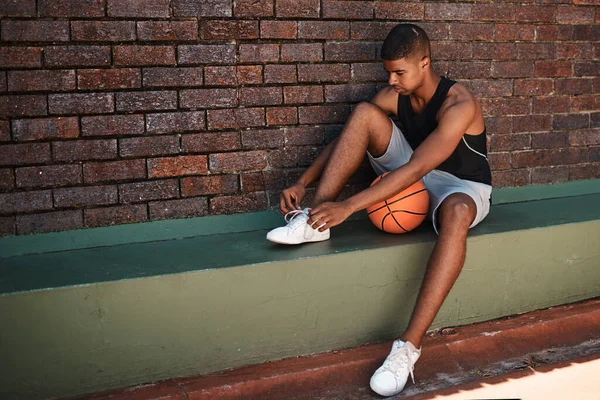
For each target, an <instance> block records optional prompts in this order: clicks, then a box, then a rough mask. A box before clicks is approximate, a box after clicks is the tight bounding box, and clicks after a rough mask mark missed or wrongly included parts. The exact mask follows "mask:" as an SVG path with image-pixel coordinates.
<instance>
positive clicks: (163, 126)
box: [146, 111, 206, 134]
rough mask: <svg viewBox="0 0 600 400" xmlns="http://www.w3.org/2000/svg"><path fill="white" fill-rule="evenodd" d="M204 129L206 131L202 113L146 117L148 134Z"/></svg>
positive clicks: (191, 112) (179, 113) (151, 115)
mask: <svg viewBox="0 0 600 400" xmlns="http://www.w3.org/2000/svg"><path fill="white" fill-rule="evenodd" d="M204 129H206V120H205V117H204V111H190V112H173V113H160V114H147V115H146V130H147V131H148V133H155V134H162V133H179V132H189V131H199V130H204Z"/></svg>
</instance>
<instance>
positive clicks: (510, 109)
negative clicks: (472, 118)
mask: <svg viewBox="0 0 600 400" xmlns="http://www.w3.org/2000/svg"><path fill="white" fill-rule="evenodd" d="M487 111H488V113H489V115H525V114H529V113H530V112H531V99H529V98H527V97H499V98H495V99H489V108H488V110H487Z"/></svg>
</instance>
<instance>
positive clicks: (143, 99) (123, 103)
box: [117, 90, 177, 112]
mask: <svg viewBox="0 0 600 400" xmlns="http://www.w3.org/2000/svg"><path fill="white" fill-rule="evenodd" d="M176 108H177V92H176V91H175V90H154V91H145V92H129V93H117V111H125V112H135V111H154V110H174V109H176Z"/></svg>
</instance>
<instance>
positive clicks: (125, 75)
mask: <svg viewBox="0 0 600 400" xmlns="http://www.w3.org/2000/svg"><path fill="white" fill-rule="evenodd" d="M141 80H142V74H141V72H140V70H139V68H116V69H80V70H79V71H77V87H78V88H79V89H83V90H98V89H100V90H103V89H133V88H139V87H141Z"/></svg>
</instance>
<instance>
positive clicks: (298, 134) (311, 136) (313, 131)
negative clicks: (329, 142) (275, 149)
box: [284, 126, 324, 146]
mask: <svg viewBox="0 0 600 400" xmlns="http://www.w3.org/2000/svg"><path fill="white" fill-rule="evenodd" d="M284 132H285V135H284V136H285V146H306V145H319V144H322V143H323V139H324V131H323V129H322V128H320V127H308V126H299V127H289V128H285V129H284Z"/></svg>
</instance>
